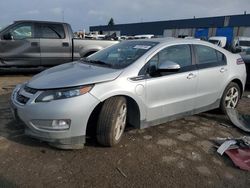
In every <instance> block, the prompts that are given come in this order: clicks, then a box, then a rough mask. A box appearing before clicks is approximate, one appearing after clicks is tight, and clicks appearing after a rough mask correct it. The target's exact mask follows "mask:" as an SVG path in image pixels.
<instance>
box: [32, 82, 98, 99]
mask: <svg viewBox="0 0 250 188" xmlns="http://www.w3.org/2000/svg"><path fill="white" fill-rule="evenodd" d="M93 86H94V85H87V86H81V87H75V88H67V89H58V90H47V91H44V92H42V93H41V94H40V95H39V96H38V97H37V99H36V101H35V102H50V101H53V100H59V99H67V98H71V97H76V96H79V95H83V94H85V93H88V92H89V91H90V90H91V89H92V88H93Z"/></svg>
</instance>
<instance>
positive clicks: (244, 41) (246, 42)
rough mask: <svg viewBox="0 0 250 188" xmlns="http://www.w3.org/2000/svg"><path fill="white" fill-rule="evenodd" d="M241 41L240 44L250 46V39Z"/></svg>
mask: <svg viewBox="0 0 250 188" xmlns="http://www.w3.org/2000/svg"><path fill="white" fill-rule="evenodd" d="M239 43H240V46H249V47H250V41H248V40H240V41H239Z"/></svg>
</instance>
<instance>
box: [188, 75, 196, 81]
mask: <svg viewBox="0 0 250 188" xmlns="http://www.w3.org/2000/svg"><path fill="white" fill-rule="evenodd" d="M195 77H196V75H195V74H193V73H190V74H189V75H188V76H187V79H189V80H190V79H192V78H195Z"/></svg>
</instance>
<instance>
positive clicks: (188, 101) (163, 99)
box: [146, 44, 197, 123]
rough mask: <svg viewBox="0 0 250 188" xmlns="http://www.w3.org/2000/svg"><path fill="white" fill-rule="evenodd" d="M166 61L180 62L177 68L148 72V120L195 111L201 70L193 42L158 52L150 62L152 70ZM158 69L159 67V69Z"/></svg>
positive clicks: (158, 119) (163, 118)
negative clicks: (168, 70)
mask: <svg viewBox="0 0 250 188" xmlns="http://www.w3.org/2000/svg"><path fill="white" fill-rule="evenodd" d="M164 61H172V62H175V63H178V64H179V65H180V67H181V68H180V69H179V70H178V71H176V72H165V73H157V74H155V75H152V73H149V74H148V78H147V79H146V105H147V121H149V122H151V121H156V120H157V121H158V123H159V122H161V121H160V120H161V119H162V120H163V121H164V120H165V118H168V119H173V118H176V117H179V116H182V115H186V114H191V113H192V110H193V108H194V98H195V96H196V86H197V70H196V66H195V64H194V62H193V61H192V53H191V48H190V45H187V44H182V45H174V46H169V47H166V48H165V49H163V50H161V51H160V52H158V53H157V54H156V55H154V57H153V58H151V59H150V60H149V62H148V66H149V68H148V71H149V72H152V70H151V69H157V67H158V66H159V65H160V64H161V63H162V62H164ZM156 72H157V71H156Z"/></svg>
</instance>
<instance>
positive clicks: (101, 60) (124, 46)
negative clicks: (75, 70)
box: [82, 40, 158, 69]
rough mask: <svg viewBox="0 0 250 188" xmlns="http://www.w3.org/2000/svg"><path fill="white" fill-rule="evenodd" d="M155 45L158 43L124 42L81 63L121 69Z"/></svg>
mask: <svg viewBox="0 0 250 188" xmlns="http://www.w3.org/2000/svg"><path fill="white" fill-rule="evenodd" d="M157 44H158V42H150V41H136V40H134V41H124V42H121V43H119V44H116V45H113V46H111V47H109V48H106V49H104V50H101V51H99V52H97V53H95V54H93V55H91V56H90V57H87V58H85V59H83V60H82V61H83V62H84V63H92V64H98V65H100V66H107V67H110V68H114V69H122V68H125V67H127V66H129V65H130V64H132V63H133V62H135V61H136V60H137V59H138V58H140V57H141V56H142V55H143V54H145V53H146V52H147V51H148V50H150V49H151V48H153V47H154V46H155V45H157Z"/></svg>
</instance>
